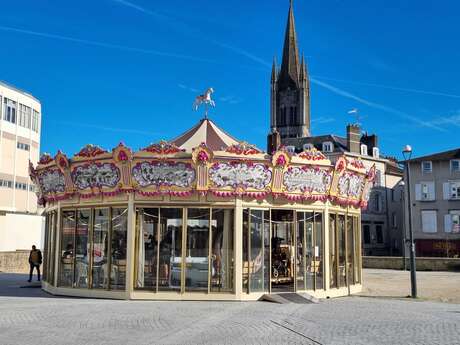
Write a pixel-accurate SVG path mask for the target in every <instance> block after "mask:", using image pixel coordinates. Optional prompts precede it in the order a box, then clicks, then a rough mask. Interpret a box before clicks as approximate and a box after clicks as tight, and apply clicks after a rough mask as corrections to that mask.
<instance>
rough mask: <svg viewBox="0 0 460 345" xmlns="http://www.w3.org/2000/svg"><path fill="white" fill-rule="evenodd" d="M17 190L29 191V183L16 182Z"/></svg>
mask: <svg viewBox="0 0 460 345" xmlns="http://www.w3.org/2000/svg"><path fill="white" fill-rule="evenodd" d="M15 188H16V189H21V190H27V183H22V182H16V183H15Z"/></svg>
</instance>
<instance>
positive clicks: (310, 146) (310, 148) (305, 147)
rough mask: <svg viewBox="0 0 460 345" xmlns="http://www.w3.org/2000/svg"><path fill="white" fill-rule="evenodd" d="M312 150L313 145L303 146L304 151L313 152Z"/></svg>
mask: <svg viewBox="0 0 460 345" xmlns="http://www.w3.org/2000/svg"><path fill="white" fill-rule="evenodd" d="M313 148H314V146H313V144H303V149H304V151H309V150H313Z"/></svg>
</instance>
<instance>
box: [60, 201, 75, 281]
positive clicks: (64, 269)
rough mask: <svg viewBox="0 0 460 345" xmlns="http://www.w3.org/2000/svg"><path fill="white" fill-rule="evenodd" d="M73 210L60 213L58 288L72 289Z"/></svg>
mask: <svg viewBox="0 0 460 345" xmlns="http://www.w3.org/2000/svg"><path fill="white" fill-rule="evenodd" d="M75 225H76V212H75V210H71V211H63V212H62V228H61V250H60V253H61V255H60V267H59V282H58V285H59V286H63V287H72V284H73V274H74V270H73V268H74V243H75Z"/></svg>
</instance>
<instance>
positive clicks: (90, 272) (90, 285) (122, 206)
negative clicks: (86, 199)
mask: <svg viewBox="0 0 460 345" xmlns="http://www.w3.org/2000/svg"><path fill="white" fill-rule="evenodd" d="M129 207H130V206H129V204H127V203H120V204H107V205H80V206H74V207H71V206H69V207H62V208H60V209H59V215H60V222H59V229H56V232H55V236H57V232H58V231H59V244H58V250H55V253H58V255H57V257H58V259H59V260H58V267H57V279H56V286H57V287H62V288H69V289H78V290H95V291H126V289H127V284H126V279H125V284H124V289H115V290H114V289H112V288H111V275H110V272H111V269H112V262H111V245H112V243H111V241H112V233H113V227H112V225H113V222H112V214H113V209H126V210H127V211H128V210H129ZM100 209H108V221H109V227H108V238H107V241H108V248H107V253H108V254H107V257H108V269H107V272H106V274H107V277H105V278H106V279H107V286H106V287H104V288H95V287H93V249H94V239H93V235H94V219H95V212H96V211H97V210H100ZM80 210H89V211H90V218H89V224H88V234H87V241H89V248H88V254H87V255H88V268H87V283H86V287H77V286H76V282H75V278H76V255H75V250H76V229H77V227H78V211H80ZM64 212H73V213H74V216H75V220H74V226H73V242H72V244H73V248H72V251H73V253H72V261H73V262H72V270H73V273H72V283H71V285H70V286H65V285H62V283H61V279H60V277H61V274H62V269H63V263H62V251H63V248H64V247H63V232H62V231H63V224H64V217H63V214H64ZM126 218H127V219H128V214H126ZM128 227H129V225H128ZM55 242H57V241H55ZM127 245H128V243H127V242H126V246H127ZM87 246H88V244H87ZM55 249H57V248H55ZM126 251H127V248H126ZM55 270H56V269H55Z"/></svg>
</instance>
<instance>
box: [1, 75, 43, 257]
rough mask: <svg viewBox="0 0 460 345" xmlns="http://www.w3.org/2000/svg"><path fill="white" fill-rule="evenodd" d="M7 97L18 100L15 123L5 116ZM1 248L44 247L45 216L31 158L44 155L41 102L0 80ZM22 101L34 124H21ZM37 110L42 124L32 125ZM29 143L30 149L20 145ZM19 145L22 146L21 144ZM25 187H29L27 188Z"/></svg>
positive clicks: (2, 249)
mask: <svg viewBox="0 0 460 345" xmlns="http://www.w3.org/2000/svg"><path fill="white" fill-rule="evenodd" d="M5 98H6V99H9V100H11V101H14V102H16V112H15V121H14V123H13V122H11V121H8V120H7V119H5ZM0 102H1V103H0V180H2V181H8V183H10V185H9V186H5V185H2V183H0V251H11V250H17V249H30V247H31V246H32V244H35V245H37V247H41V244H42V240H41V237H42V235H41V233H42V223H43V219H44V218H43V217H41V216H40V215H39V214H40V212H41V211H40V210H39V209H38V208H37V197H36V195H35V191H34V189H35V187H34V186H33V184H32V181H31V180H30V177H29V160H30V161H31V162H33V163H34V164H36V163H37V162H38V160H39V155H40V132H41V115H42V114H41V104H40V101H38V100H37V99H36V98H35V97H33V96H32V95H30V94H28V93H26V92H24V91H21V90H19V89H16V88H15V87H13V86H10V85H7V84H5V83H2V82H0ZM20 104H22V105H24V106H27V107H29V108H30V109H31V110H30V126H28V127H29V128H27V127H24V126H21V125H20ZM34 110H35V111H36V112H38V114H39V115H38V116H39V117H38V128H37V130H33V129H32V121H33V114H34ZM18 143H19V144H21V145H22V144H26V145H28V146H29V149H28V150H24V149H22V148H19V147H18ZM21 145H19V146H21ZM24 187H25V189H24Z"/></svg>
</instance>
